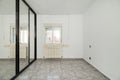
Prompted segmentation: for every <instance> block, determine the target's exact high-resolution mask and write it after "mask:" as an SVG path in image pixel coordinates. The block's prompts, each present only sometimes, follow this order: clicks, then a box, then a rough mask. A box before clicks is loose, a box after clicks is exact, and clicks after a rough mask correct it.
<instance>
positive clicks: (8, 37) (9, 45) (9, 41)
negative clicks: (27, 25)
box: [0, 0, 16, 80]
mask: <svg viewBox="0 0 120 80" xmlns="http://www.w3.org/2000/svg"><path fill="white" fill-rule="evenodd" d="M15 28H16V26H15V0H0V80H10V79H11V78H12V77H13V76H14V75H15V33H16V30H15Z"/></svg>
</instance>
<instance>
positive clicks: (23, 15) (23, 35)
mask: <svg viewBox="0 0 120 80" xmlns="http://www.w3.org/2000/svg"><path fill="white" fill-rule="evenodd" d="M19 35H20V36H19V41H20V47H19V51H20V53H19V54H20V58H19V60H20V63H19V65H20V71H21V70H22V69H23V68H25V67H26V66H27V65H28V59H29V44H28V43H29V41H28V40H29V35H28V7H27V6H26V5H25V4H24V3H23V1H22V0H20V28H19Z"/></svg>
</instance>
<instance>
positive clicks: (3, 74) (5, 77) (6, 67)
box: [0, 59, 28, 80]
mask: <svg viewBox="0 0 120 80" xmlns="http://www.w3.org/2000/svg"><path fill="white" fill-rule="evenodd" d="M27 62H28V61H27V60H23V59H22V60H20V70H22V69H23V68H24V67H25V66H26V65H27V64H28V63H27ZM13 76H15V60H14V59H0V80H10V79H11V78H12V77H13Z"/></svg>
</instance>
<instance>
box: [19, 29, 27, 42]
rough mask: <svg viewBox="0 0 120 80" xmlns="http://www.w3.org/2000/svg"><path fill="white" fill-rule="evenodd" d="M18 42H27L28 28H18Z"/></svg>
mask: <svg viewBox="0 0 120 80" xmlns="http://www.w3.org/2000/svg"><path fill="white" fill-rule="evenodd" d="M20 43H24V44H27V43H28V30H20Z"/></svg>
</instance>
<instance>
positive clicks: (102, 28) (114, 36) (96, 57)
mask: <svg viewBox="0 0 120 80" xmlns="http://www.w3.org/2000/svg"><path fill="white" fill-rule="evenodd" d="M89 45H92V48H89V47H88V46H89ZM84 53H85V54H84V58H85V59H86V60H87V61H88V62H89V63H90V64H92V65H93V66H95V67H96V68H97V69H98V70H100V71H101V72H102V73H104V74H105V75H106V76H108V77H109V78H110V79H111V80H120V62H119V61H120V0H96V2H95V3H94V5H92V6H91V7H90V8H89V9H88V11H87V12H86V13H85V15H84ZM88 57H92V59H91V60H89V59H88Z"/></svg>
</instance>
